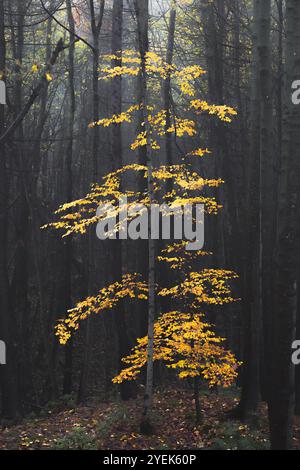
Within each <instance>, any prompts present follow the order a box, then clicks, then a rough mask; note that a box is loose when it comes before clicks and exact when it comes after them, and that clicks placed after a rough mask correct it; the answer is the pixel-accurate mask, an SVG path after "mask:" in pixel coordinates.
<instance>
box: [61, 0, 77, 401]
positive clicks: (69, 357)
mask: <svg viewBox="0 0 300 470" xmlns="http://www.w3.org/2000/svg"><path fill="white" fill-rule="evenodd" d="M66 6H67V14H68V23H69V29H70V48H69V112H68V122H67V127H68V138H69V142H68V146H67V150H66V180H67V181H66V188H67V201H68V202H70V201H72V199H73V174H72V170H73V168H72V166H73V143H74V123H75V106H76V100H75V77H74V72H75V71H74V60H75V57H74V56H75V42H74V39H75V36H74V33H75V22H74V17H73V11H72V2H71V0H66ZM65 243H66V245H65V249H66V266H65V282H64V286H65V288H64V293H65V294H64V295H65V305H66V311H67V310H68V309H69V308H70V306H71V304H72V256H73V255H72V253H73V248H72V238H69V239H68V240H67V241H66V242H65ZM72 391H73V340H72V339H71V340H70V341H69V343H68V344H67V346H66V350H65V365H64V380H63V393H64V395H70V394H71V393H72Z"/></svg>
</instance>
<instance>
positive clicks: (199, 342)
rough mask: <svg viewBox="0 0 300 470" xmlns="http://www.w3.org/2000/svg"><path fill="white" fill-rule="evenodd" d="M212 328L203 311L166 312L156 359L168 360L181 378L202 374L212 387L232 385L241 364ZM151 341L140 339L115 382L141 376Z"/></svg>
mask: <svg viewBox="0 0 300 470" xmlns="http://www.w3.org/2000/svg"><path fill="white" fill-rule="evenodd" d="M211 328H212V325H210V324H208V323H205V322H204V321H203V316H202V315H201V314H191V313H181V312H177V311H174V312H170V313H165V314H163V315H162V316H161V317H160V318H159V319H158V320H157V321H156V323H155V326H154V361H162V362H164V363H165V364H166V366H167V367H169V368H172V369H174V370H176V371H177V373H178V376H179V377H180V378H181V379H185V378H187V377H202V378H204V379H205V380H207V382H208V384H209V386H210V387H213V386H216V385H220V386H223V387H229V386H231V385H232V383H233V382H234V380H235V379H236V377H237V369H238V367H239V365H240V363H239V362H238V361H237V360H236V358H235V356H234V355H233V354H232V353H231V352H230V351H228V350H226V349H225V348H224V347H223V346H221V344H222V343H223V342H224V341H225V340H224V339H223V338H220V337H218V336H216V334H215V333H214V332H213V331H212V329H211ZM147 344H148V338H147V337H144V338H141V339H139V340H138V344H137V346H136V347H135V348H134V349H133V351H132V354H131V355H129V356H127V357H125V358H124V359H123V362H124V364H126V366H127V367H125V368H124V369H123V370H122V371H121V373H120V374H119V375H118V376H117V377H115V378H114V380H113V382H114V383H122V382H124V381H126V380H135V379H137V378H138V376H139V375H140V372H141V370H142V368H143V367H144V366H145V365H146V363H147Z"/></svg>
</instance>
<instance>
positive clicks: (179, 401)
mask: <svg viewBox="0 0 300 470" xmlns="http://www.w3.org/2000/svg"><path fill="white" fill-rule="evenodd" d="M237 403H238V398H237V393H236V392H235V391H228V392H225V393H224V392H221V393H219V394H216V393H215V392H206V393H203V394H201V406H202V410H203V420H202V424H199V425H196V424H195V417H194V409H193V405H194V403H193V398H192V392H191V391H189V390H186V389H179V390H178V389H176V390H174V389H167V390H164V391H162V390H160V391H156V394H155V411H154V415H153V422H154V423H155V434H154V435H152V436H144V435H141V434H140V432H139V421H140V416H141V399H136V400H131V401H129V402H126V403H120V402H117V401H114V402H111V403H93V404H90V405H89V406H82V407H77V408H73V407H72V408H70V407H69V408H68V409H65V410H63V411H60V412H55V411H51V410H48V411H47V416H46V417H39V418H32V419H30V420H26V421H24V422H23V423H22V424H20V425H17V426H13V427H8V428H4V429H2V430H0V450H12V449H19V450H37V449H45V450H47V449H56V450H62V449H74V450H80V449H95V450H96V449H103V450H118V449H125V450H138V449H145V450H174V449H191V450H192V449H228V450H236V449H250V450H255V449H268V448H269V442H268V425H267V414H266V407H265V406H264V405H262V406H261V408H260V413H259V415H258V418H257V419H256V421H255V423H253V424H252V425H251V426H249V425H245V424H243V423H241V422H239V421H234V420H231V419H230V418H229V414H228V412H229V411H230V410H232V409H233V408H235V407H236V405H237ZM294 440H295V447H298V444H299V447H298V448H300V422H299V426H296V430H295V438H294Z"/></svg>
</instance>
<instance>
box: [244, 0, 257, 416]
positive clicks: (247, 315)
mask: <svg viewBox="0 0 300 470" xmlns="http://www.w3.org/2000/svg"><path fill="white" fill-rule="evenodd" d="M259 14H260V0H254V2H253V65H252V67H253V71H252V91H251V166H250V179H249V200H248V206H249V220H248V224H247V225H248V230H249V235H248V237H249V238H248V249H247V275H246V279H247V282H246V289H247V291H246V298H245V309H244V312H243V323H244V328H243V329H244V339H243V343H244V355H243V360H244V365H243V372H242V395H241V402H240V414H241V416H242V417H243V418H244V419H247V418H248V417H249V416H251V415H252V414H253V413H255V412H256V410H257V406H258V403H259V398H260V373H259V371H260V368H259V364H260V354H259V351H260V340H259V334H260V327H261V282H260V93H259V83H260V81H259V78H260V77H259V68H258V37H259Z"/></svg>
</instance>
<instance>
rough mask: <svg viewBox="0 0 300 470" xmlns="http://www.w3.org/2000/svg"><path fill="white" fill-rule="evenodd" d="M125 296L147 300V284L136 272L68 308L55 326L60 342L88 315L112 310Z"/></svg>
mask: <svg viewBox="0 0 300 470" xmlns="http://www.w3.org/2000/svg"><path fill="white" fill-rule="evenodd" d="M125 297H128V298H130V299H135V298H138V299H140V300H147V298H148V286H147V284H146V283H145V282H143V281H141V280H140V278H139V276H138V275H137V274H126V275H124V276H123V277H122V279H121V280H120V281H119V282H115V283H114V284H111V285H110V286H108V287H104V288H103V289H101V290H100V291H99V292H98V294H97V295H96V296H95V297H87V298H86V299H85V300H83V301H82V302H79V303H78V304H77V305H76V307H74V308H73V309H71V310H69V311H68V316H67V318H66V319H64V320H60V321H59V323H58V324H57V326H56V336H58V338H59V342H60V344H66V343H67V342H68V341H69V339H70V338H71V336H72V332H74V331H77V330H78V328H79V325H80V323H81V322H82V321H83V320H86V319H87V317H88V316H89V315H91V314H93V313H94V314H98V313H102V312H104V311H106V310H112V309H113V308H114V307H115V306H116V305H117V304H118V302H119V301H120V300H121V299H124V298H125Z"/></svg>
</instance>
